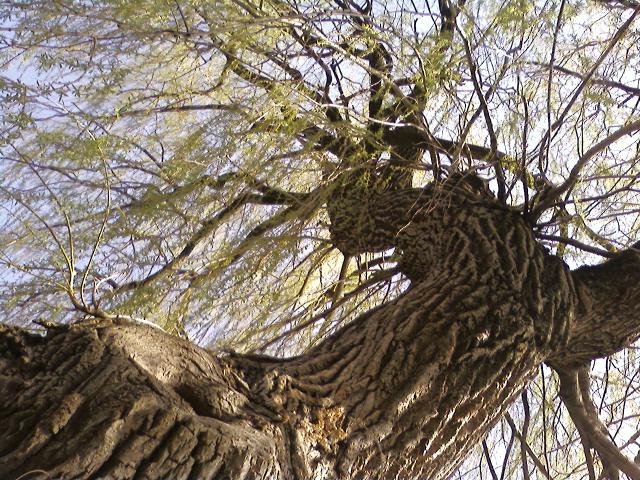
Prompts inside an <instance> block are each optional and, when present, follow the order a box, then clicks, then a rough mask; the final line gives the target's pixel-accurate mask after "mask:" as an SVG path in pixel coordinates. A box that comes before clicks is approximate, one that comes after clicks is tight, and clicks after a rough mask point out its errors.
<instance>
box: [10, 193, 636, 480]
mask: <svg viewBox="0 0 640 480" xmlns="http://www.w3.org/2000/svg"><path fill="white" fill-rule="evenodd" d="M362 194H364V195H366V191H363V192H362ZM338 200H339V201H338V202H337V203H335V204H334V205H333V206H330V208H329V212H330V215H331V217H332V218H331V220H332V235H333V239H334V241H335V243H336V244H337V245H339V246H342V247H343V248H344V250H345V251H348V252H350V253H357V252H360V251H367V250H377V249H380V248H396V250H397V251H398V252H399V253H400V254H401V256H402V259H401V262H400V267H401V269H402V271H403V272H404V273H405V274H406V275H407V276H408V277H409V278H410V279H411V280H412V283H411V287H410V288H408V289H407V291H406V292H405V293H404V294H403V295H402V296H400V297H399V298H397V299H396V300H394V301H392V302H390V303H388V304H385V305H383V306H381V307H379V308H377V309H374V310H372V311H370V312H367V313H365V314H363V315H362V316H360V317H359V318H358V319H356V320H355V321H354V322H352V323H350V324H349V325H347V326H346V327H344V328H343V329H341V330H340V331H338V332H337V333H335V334H334V335H332V336H331V337H329V338H327V339H326V340H325V341H324V342H323V343H321V344H320V345H318V346H317V347H316V348H314V349H313V350H311V351H309V352H308V353H306V354H305V355H303V356H300V357H296V358H290V359H274V358H270V357H254V356H241V355H237V356H229V357H224V358H216V357H214V356H213V355H211V354H210V353H209V352H207V351H205V350H202V349H199V348H197V347H194V346H193V345H190V344H189V343H188V342H186V341H183V340H180V339H177V338H172V337H170V336H167V335H165V334H163V333H162V332H159V331H157V330H154V329H151V328H149V327H146V326H141V325H134V324H129V323H124V322H103V323H101V324H98V325H86V324H85V325H77V326H74V327H64V328H62V327H61V328H55V329H51V330H49V332H48V334H47V335H46V336H45V337H42V336H38V335H31V334H28V333H26V332H25V331H23V330H18V329H11V328H7V327H4V328H2V330H0V362H1V363H0V372H2V374H1V376H0V389H1V390H0V392H1V395H0V401H1V402H2V406H1V408H0V412H1V413H0V414H1V415H2V425H3V428H2V430H0V477H2V478H12V477H17V476H19V475H22V474H24V473H25V472H29V471H33V470H43V471H46V472H48V473H49V474H50V475H51V476H53V477H62V478H198V479H200V478H230V479H243V478H247V479H253V478H265V479H267V478H268V479H278V478H280V479H303V478H314V479H321V478H337V477H339V478H353V479H355V478H385V479H386V478H425V479H427V478H428V479H437V478H445V477H446V476H447V474H448V473H450V472H451V471H452V470H453V469H454V468H455V466H456V465H457V464H458V462H459V461H460V460H462V458H463V457H464V455H465V453H466V452H467V451H468V449H469V447H471V446H472V445H473V444H474V443H475V442H477V441H478V440H479V439H480V438H481V436H482V435H484V434H485V433H486V431H487V430H488V429H489V428H490V427H491V426H492V425H493V424H494V423H495V421H496V420H497V419H499V418H500V416H501V415H502V413H503V412H504V410H505V409H506V408H507V407H508V406H509V404H510V403H511V402H512V401H513V399H514V398H515V396H516V395H518V394H519V393H520V391H521V389H522V388H523V387H524V386H525V385H526V384H527V382H528V381H529V380H530V379H531V377H532V376H533V374H534V372H535V371H536V369H537V367H538V366H539V365H540V364H541V363H542V362H545V361H546V362H550V363H551V364H553V365H554V366H556V367H558V366H559V367H566V368H569V367H571V366H572V365H578V364H582V363H584V361H585V360H588V359H591V358H596V357H599V356H603V355H609V354H611V353H613V352H615V351H617V350H619V349H620V348H623V347H624V346H625V345H627V344H628V343H629V342H630V341H633V340H634V339H636V338H637V337H638V335H639V334H640V319H639V318H638V316H637V306H638V304H639V302H638V301H639V300H640V298H639V296H640V287H638V285H639V284H640V282H639V281H638V280H640V278H639V277H640V255H639V254H638V253H637V252H635V251H628V252H625V253H623V254H621V255H620V256H618V257H617V258H614V259H613V260H611V261H609V262H607V263H606V264H604V265H601V266H594V267H583V268H581V269H578V270H577V271H574V272H571V271H569V269H568V268H567V267H566V265H565V264H564V263H563V262H562V261H561V260H560V259H558V258H556V257H554V256H552V255H549V254H548V253H547V252H546V251H545V250H544V249H543V248H542V247H541V246H540V245H538V243H537V242H536V241H535V239H534V237H533V234H532V231H531V228H530V226H529V225H528V224H527V223H526V222H525V220H523V218H522V217H521V215H520V214H519V213H517V212H515V211H512V210H510V209H508V208H506V207H504V206H503V205H501V204H499V203H497V202H495V201H494V200H492V199H491V198H488V197H487V196H486V195H485V194H484V193H483V192H482V191H481V189H480V188H478V186H477V185H474V183H473V182H458V183H456V184H445V185H442V186H439V187H436V186H431V187H428V188H426V189H404V190H389V191H385V192H376V195H375V196H373V195H370V196H368V197H367V198H366V202H363V201H354V199H348V198H341V199H338ZM338 205H340V208H342V209H346V210H340V209H339V208H338ZM354 218H359V219H360V220H359V223H358V227H357V228H354V223H353V219H354ZM350 219H351V224H350V225H351V226H350V227H349V225H348V222H349V221H350ZM341 222H347V223H346V224H341Z"/></svg>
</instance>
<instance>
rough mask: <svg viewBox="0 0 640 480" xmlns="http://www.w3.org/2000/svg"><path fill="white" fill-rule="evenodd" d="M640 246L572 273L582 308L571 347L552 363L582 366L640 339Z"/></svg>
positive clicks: (556, 356) (574, 327)
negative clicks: (639, 308) (639, 249)
mask: <svg viewBox="0 0 640 480" xmlns="http://www.w3.org/2000/svg"><path fill="white" fill-rule="evenodd" d="M639 247H640V242H639V243H636V244H635V245H634V246H633V247H632V248H630V249H629V250H626V251H624V252H621V253H619V254H617V255H616V256H615V257H613V258H611V259H609V260H607V261H606V262H604V263H602V264H600V265H592V266H584V267H580V268H578V269H577V270H574V271H573V272H572V277H573V281H574V283H575V286H576V291H577V292H578V299H579V305H578V308H577V310H576V318H575V319H574V321H573V322H572V327H571V334H570V340H569V344H568V345H567V346H566V347H565V348H563V349H562V351H559V352H557V353H555V354H554V355H553V356H552V357H551V358H550V362H552V363H553V364H557V365H561V366H565V367H568V366H571V365H574V366H579V365H583V364H585V363H586V362H588V361H590V360H592V359H594V358H602V357H606V356H609V355H612V354H613V353H615V352H618V351H620V350H622V349H623V348H625V347H627V346H629V345H630V344H631V343H632V342H633V341H635V340H636V339H638V337H640V313H639V310H638V306H639V305H640V251H638V248H639Z"/></svg>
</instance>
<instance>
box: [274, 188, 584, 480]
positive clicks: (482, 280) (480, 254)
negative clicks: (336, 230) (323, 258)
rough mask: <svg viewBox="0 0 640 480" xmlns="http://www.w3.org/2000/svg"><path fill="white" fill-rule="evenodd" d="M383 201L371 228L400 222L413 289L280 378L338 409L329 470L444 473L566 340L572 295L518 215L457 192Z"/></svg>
mask: <svg viewBox="0 0 640 480" xmlns="http://www.w3.org/2000/svg"><path fill="white" fill-rule="evenodd" d="M402 195H405V196H404V197H403V196H402ZM434 195H436V196H439V197H440V198H438V200H437V201H434V200H433V199H434ZM390 198H394V199H395V200H397V201H396V202H395V203H393V202H390V203H386V204H384V205H383V206H382V207H381V210H382V212H377V211H376V212H371V219H370V221H371V223H370V224H371V225H377V221H376V219H375V218H376V216H377V215H378V214H380V215H381V216H382V217H384V218H386V219H387V221H388V219H389V218H394V219H396V220H395V221H396V223H395V224H394V227H393V229H395V233H394V236H393V243H394V245H395V246H396V247H397V249H398V251H399V252H400V253H401V255H402V257H401V258H402V259H401V262H400V265H401V269H402V271H403V272H404V273H406V274H407V275H408V276H409V278H411V280H412V286H411V287H410V288H409V290H408V291H407V292H405V294H404V295H402V296H401V297H400V298H398V299H397V300H396V301H394V302H392V303H390V304H388V305H385V306H383V307H381V308H379V309H378V310H376V311H374V312H371V313H369V314H367V315H365V316H363V317H361V318H360V319H358V320H356V321H355V322H353V323H352V324H350V325H348V326H347V327H345V328H344V329H343V330H341V331H339V332H337V333H336V334H335V335H334V336H333V337H331V338H329V339H327V340H326V341H325V342H324V343H323V344H321V345H319V346H318V347H316V348H315V349H313V350H312V351H310V352H309V354H308V355H305V356H303V357H301V358H299V359H296V360H294V361H292V362H290V363H288V364H287V365H285V366H283V369H282V372H283V373H285V374H286V375H288V376H290V377H292V378H293V381H292V385H293V388H295V389H299V390H300V391H302V392H307V394H308V393H309V392H313V393H312V394H315V395H317V396H320V397H322V398H323V399H324V402H325V404H327V405H335V406H337V407H339V409H340V416H341V418H340V428H341V429H342V430H343V431H344V432H345V438H344V439H343V440H341V441H340V442H339V444H338V445H337V446H336V448H338V467H337V468H338V471H341V472H345V473H347V474H349V473H351V472H360V473H363V472H365V474H366V475H371V476H374V477H376V478H386V475H387V474H388V475H391V474H402V475H426V478H432V476H433V477H434V478H435V476H436V475H437V476H438V478H441V475H442V472H444V471H448V470H449V468H448V465H453V466H455V463H456V462H457V461H458V460H461V456H460V452H461V451H464V448H465V447H467V446H469V445H471V443H472V442H475V441H476V440H478V438H479V436H480V435H481V434H483V433H484V432H486V430H487V429H488V428H489V427H490V426H491V424H492V423H493V422H495V421H496V419H497V418H499V415H500V414H501V413H502V412H503V411H504V409H505V408H506V407H507V406H508V405H509V403H510V402H511V401H512V399H513V397H514V395H517V394H518V392H519V391H520V390H521V388H522V387H523V386H524V385H525V384H526V382H527V381H528V380H529V378H530V377H531V375H533V374H534V373H535V371H536V368H537V367H538V365H539V364H540V363H541V362H542V361H543V360H544V359H545V357H546V356H547V355H548V354H549V352H550V351H552V350H553V349H555V348H557V347H558V345H561V344H564V343H566V341H567V337H568V329H569V324H570V322H571V318H572V312H573V309H574V305H575V292H574V288H573V283H572V280H571V275H570V272H569V271H568V269H567V268H566V266H565V265H564V264H563V263H562V262H561V261H560V260H557V259H554V258H552V257H550V256H548V255H547V254H546V253H545V252H544V250H543V249H542V248H541V247H539V246H538V245H537V243H536V241H535V239H534V238H533V235H532V232H531V229H530V227H529V226H528V225H527V224H526V223H525V222H524V221H523V220H522V218H521V217H520V215H518V214H517V213H516V212H511V211H510V210H508V209H506V208H504V207H503V206H502V205H500V204H498V203H496V202H491V201H487V200H486V199H484V198H479V197H477V196H475V195H474V194H473V193H472V192H469V191H465V190H464V189H457V188H455V187H454V188H451V189H450V190H444V191H443V190H441V191H437V190H427V191H421V192H419V191H416V190H412V191H410V194H407V192H404V194H394V196H393V197H391V196H389V197H387V200H388V199H390ZM443 198H446V202H444V201H443ZM402 202H404V203H402ZM400 205H404V206H403V207H400ZM391 210H402V211H404V212H409V214H408V215H407V214H406V213H405V215H404V217H402V216H401V215H398V214H396V215H395V216H390V215H389V214H390V211H391ZM378 223H379V222H378ZM382 231H383V232H389V231H390V229H389V228H386V227H385V228H382ZM331 358H333V359H334V362H333V363H332V362H331V361H330V359H331ZM316 362H317V363H316ZM488 405H492V408H491V409H488V408H487V406H488ZM456 455H457V457H456ZM452 459H454V461H452ZM445 466H447V467H446V468H445ZM381 469H382V470H381ZM385 469H386V470H385Z"/></svg>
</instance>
